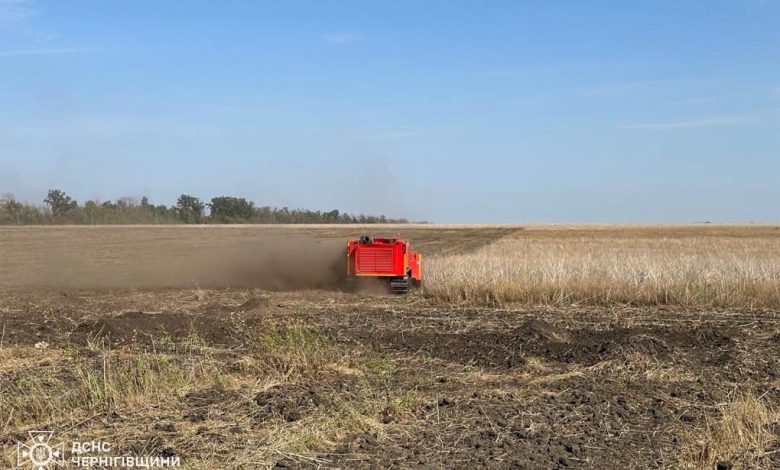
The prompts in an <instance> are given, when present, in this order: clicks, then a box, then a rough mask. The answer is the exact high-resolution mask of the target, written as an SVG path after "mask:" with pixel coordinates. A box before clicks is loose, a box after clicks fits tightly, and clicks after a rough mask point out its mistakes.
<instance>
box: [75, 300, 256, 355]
mask: <svg viewBox="0 0 780 470" xmlns="http://www.w3.org/2000/svg"><path fill="white" fill-rule="evenodd" d="M265 305H266V302H264V301H263V299H252V300H250V301H247V302H246V303H245V304H244V305H242V306H241V307H238V308H236V309H235V310H234V311H233V312H225V313H222V310H221V309H207V310H206V312H203V313H182V312H179V313H146V312H138V311H134V312H125V313H122V314H119V315H116V316H113V317H103V318H101V319H98V320H93V321H84V322H82V323H80V324H79V325H78V326H77V327H76V329H75V331H74V335H75V337H76V338H79V337H81V338H85V339H87V340H90V341H94V340H96V339H101V340H102V339H105V340H106V341H108V342H110V344H114V345H118V344H126V343H142V344H153V343H157V344H160V343H161V342H163V343H164V342H165V341H167V340H170V341H172V342H182V341H185V340H190V341H196V342H204V343H206V344H209V345H236V344H240V343H242V342H243V340H244V339H245V336H246V331H247V328H248V327H250V328H251V327H256V326H257V325H259V324H260V323H261V321H262V308H263V307H264V306H265Z"/></svg>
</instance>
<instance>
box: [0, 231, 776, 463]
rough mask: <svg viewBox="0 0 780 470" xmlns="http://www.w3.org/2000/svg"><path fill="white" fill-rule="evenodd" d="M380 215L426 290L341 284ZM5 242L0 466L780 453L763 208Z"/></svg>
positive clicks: (683, 458)
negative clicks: (618, 223)
mask: <svg viewBox="0 0 780 470" xmlns="http://www.w3.org/2000/svg"><path fill="white" fill-rule="evenodd" d="M366 230H371V231H372V232H374V233H391V234H392V233H397V232H400V233H401V234H402V236H404V237H405V238H408V239H410V240H411V241H412V243H413V245H414V246H415V247H417V248H419V249H420V250H421V251H422V252H423V253H424V255H425V257H424V260H423V261H424V263H425V275H426V276H427V281H426V288H425V290H424V291H423V292H416V293H413V294H410V295H408V296H390V295H384V294H366V293H349V292H342V291H340V290H339V284H338V282H336V280H337V278H338V276H337V274H336V277H335V278H334V277H332V276H334V274H333V272H332V271H333V266H332V265H331V264H329V263H330V261H331V259H333V260H334V261H337V260H338V257H339V256H340V255H341V251H340V250H341V249H342V247H343V238H344V237H346V236H355V235H358V234H360V233H361V232H363V231H366ZM332 250H335V253H336V254H335V255H333V254H332ZM0 260H1V262H0V444H2V446H3V448H2V453H1V454H0V462H2V465H0V466H1V467H2V468H6V467H9V466H11V465H13V464H14V463H15V459H16V455H15V453H16V443H17V442H18V441H22V442H24V441H26V433H27V431H29V430H42V429H49V430H52V431H54V432H55V436H56V439H59V440H60V441H73V440H84V441H87V440H105V441H109V442H111V443H112V444H113V445H114V452H115V453H116V454H117V455H154V456H178V457H180V458H181V459H182V462H183V463H184V466H185V467H186V468H193V469H209V468H246V469H250V468H258V467H260V468H263V467H272V466H274V465H278V466H286V467H293V468H295V467H303V468H309V467H326V468H336V467H339V468H353V467H377V466H381V467H397V468H407V467H440V468H451V467H453V466H474V467H477V466H485V465H491V466H494V467H503V468H518V467H519V468H715V465H716V464H721V465H722V468H771V467H777V466H780V300H778V299H779V298H780V297H779V296H778V288H779V287H778V286H779V285H780V230H778V228H777V227H774V226H743V227H740V226H670V227H659V226H654V227H636V226H627V227H619V228H616V227H613V226H590V227H578V226H525V227H516V226H486V227H468V226H466V227H452V226H448V227H439V226H412V227H381V228H378V229H377V228H376V227H368V228H361V227H333V226H316V227H43V228H40V227H35V228H24V227H22V228H0ZM284 260H289V261H290V265H291V266H288V267H284V266H283V265H281V264H280V263H282V262H284ZM308 262H317V263H321V264H324V267H323V268H322V269H319V268H318V269H312V268H309V267H308ZM275 273H278V274H279V276H278V277H279V278H280V279H277V278H275V277H276V276H275ZM729 466H731V467H729Z"/></svg>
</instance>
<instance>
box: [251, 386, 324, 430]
mask: <svg viewBox="0 0 780 470" xmlns="http://www.w3.org/2000/svg"><path fill="white" fill-rule="evenodd" d="M255 403H256V404H257V406H258V408H259V409H258V410H257V411H256V412H255V413H254V418H255V420H256V421H259V422H263V421H265V420H267V419H270V418H273V417H281V418H282V419H284V420H285V421H287V422H293V421H298V420H299V419H301V416H302V415H303V414H304V413H307V412H309V411H310V410H311V409H312V408H317V407H319V406H322V405H323V404H324V403H325V399H324V397H323V390H322V388H321V387H316V386H313V385H306V384H284V385H275V386H273V387H271V388H269V389H268V390H265V391H263V392H260V393H258V394H257V395H256V396H255Z"/></svg>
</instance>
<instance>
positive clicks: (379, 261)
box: [356, 246, 395, 274]
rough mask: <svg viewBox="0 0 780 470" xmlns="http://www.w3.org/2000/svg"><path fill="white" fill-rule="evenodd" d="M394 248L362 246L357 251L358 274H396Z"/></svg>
mask: <svg viewBox="0 0 780 470" xmlns="http://www.w3.org/2000/svg"><path fill="white" fill-rule="evenodd" d="M394 251H395V250H394V248H393V247H391V246H388V247H385V246H361V247H359V248H358V250H357V257H356V261H357V263H356V264H357V266H356V270H357V272H358V273H388V274H391V273H394V272H395V270H394V267H393V265H394V263H393V261H394V256H393V255H394Z"/></svg>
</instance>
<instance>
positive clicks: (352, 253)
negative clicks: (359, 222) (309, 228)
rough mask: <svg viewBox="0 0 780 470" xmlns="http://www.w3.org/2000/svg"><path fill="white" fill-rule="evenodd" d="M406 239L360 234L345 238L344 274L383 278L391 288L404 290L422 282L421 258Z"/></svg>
mask: <svg viewBox="0 0 780 470" xmlns="http://www.w3.org/2000/svg"><path fill="white" fill-rule="evenodd" d="M421 260H422V255H421V254H420V253H415V252H414V251H412V249H411V247H410V246H409V242H407V241H404V240H399V239H397V238H373V237H370V236H368V235H363V236H362V237H360V239H358V240H349V241H348V242H347V276H350V277H353V276H356V277H364V278H365V277H369V278H371V277H373V278H386V279H387V280H388V281H389V283H390V290H392V291H393V292H395V293H399V294H403V293H406V292H408V291H409V288H410V287H411V286H415V287H416V286H419V285H420V283H421V282H422V269H421V266H420V261H421Z"/></svg>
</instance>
